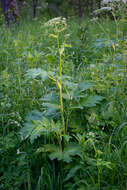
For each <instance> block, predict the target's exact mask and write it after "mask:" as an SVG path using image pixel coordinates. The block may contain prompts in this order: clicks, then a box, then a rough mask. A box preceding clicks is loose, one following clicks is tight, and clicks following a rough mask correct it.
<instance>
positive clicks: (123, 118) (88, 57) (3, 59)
mask: <svg viewBox="0 0 127 190" xmlns="http://www.w3.org/2000/svg"><path fill="white" fill-rule="evenodd" d="M50 22H51V21H50ZM66 22H67V23H66V24H67V25H66V29H65V30H63V25H62V24H61V20H58V23H56V21H54V20H52V22H51V25H50V24H49V25H48V26H46V25H45V23H46V20H45V19H43V20H33V21H31V22H27V21H26V22H22V23H19V24H18V25H12V26H11V27H10V28H7V27H6V26H4V25H2V26H1V28H0V36H1V44H0V84H1V85H0V110H1V112H0V125H1V128H0V147H1V148H0V153H1V156H0V164H1V166H2V167H1V168H0V189H2V190H11V189H12V190H13V189H16V190H20V189H25V190H32V189H37V190H40V189H41V190H42V189H46V190H48V189H49V190H52V189H53V190H55V189H56V190H57V189H59V190H63V189H65V190H66V189H67V190H69V189H70V190H73V189H74V190H75V189H76V190H82V189H88V190H92V189H93V190H96V189H97V190H106V189H110V190H126V188H127V159H126V158H127V151H126V148H127V100H126V97H127V87H126V82H127V70H126V45H127V42H126V40H127V39H126V20H117V21H116V22H114V21H112V20H108V19H103V20H96V19H93V20H92V19H91V20H90V19H88V20H86V21H85V22H84V20H82V21H80V22H79V21H78V20H77V19H70V20H67V21H66ZM56 27H57V28H56ZM54 28H55V30H54ZM56 29H57V30H58V31H59V30H60V32H57V30H56ZM61 126H63V127H61Z"/></svg>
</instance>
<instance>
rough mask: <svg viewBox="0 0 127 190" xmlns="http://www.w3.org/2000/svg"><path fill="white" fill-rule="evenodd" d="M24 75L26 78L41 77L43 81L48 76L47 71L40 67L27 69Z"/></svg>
mask: <svg viewBox="0 0 127 190" xmlns="http://www.w3.org/2000/svg"><path fill="white" fill-rule="evenodd" d="M25 77H26V79H27V80H30V79H35V78H37V77H41V79H42V80H43V81H45V80H46V79H47V78H48V72H47V71H45V70H43V69H41V68H34V69H29V70H28V71H27V72H26V74H25Z"/></svg>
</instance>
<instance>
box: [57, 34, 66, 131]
mask: <svg viewBox="0 0 127 190" xmlns="http://www.w3.org/2000/svg"><path fill="white" fill-rule="evenodd" d="M57 48H58V53H59V76H60V80H59V82H57V85H58V88H59V95H60V109H61V119H62V126H63V129H64V134H65V133H66V127H65V120H64V106H63V95H62V57H61V53H60V44H59V37H58V38H57Z"/></svg>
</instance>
